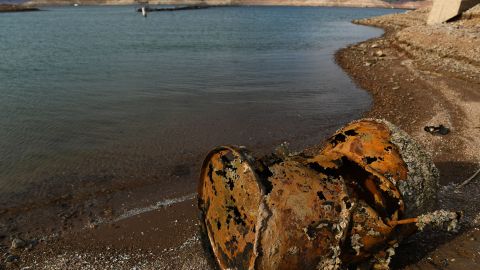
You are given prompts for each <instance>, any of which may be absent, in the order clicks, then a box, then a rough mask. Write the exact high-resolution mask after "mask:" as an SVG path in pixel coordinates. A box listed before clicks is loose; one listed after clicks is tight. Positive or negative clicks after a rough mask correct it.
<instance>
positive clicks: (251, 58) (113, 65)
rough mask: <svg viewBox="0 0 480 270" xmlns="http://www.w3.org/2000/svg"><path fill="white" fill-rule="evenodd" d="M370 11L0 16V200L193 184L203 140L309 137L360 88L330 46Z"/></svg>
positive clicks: (364, 98) (311, 140)
mask: <svg viewBox="0 0 480 270" xmlns="http://www.w3.org/2000/svg"><path fill="white" fill-rule="evenodd" d="M391 12H393V11H392V10H383V9H346V8H298V7H235V8H212V9H204V10H194V11H182V12H168V13H151V14H150V15H149V16H148V18H146V19H145V18H143V17H141V16H140V15H139V14H138V13H136V12H134V7H79V8H72V7H69V8H48V9H47V11H42V12H32V13H15V14H0V204H2V203H3V204H5V203H10V204H14V203H15V202H16V200H17V199H18V198H20V199H19V200H20V201H21V198H27V197H28V198H29V199H32V198H38V199H41V198H43V197H45V196H47V197H48V196H54V194H55V193H56V192H58V193H59V194H60V193H64V192H75V191H76V190H78V189H82V188H83V189H89V190H91V191H92V192H93V191H95V190H96V189H99V188H101V187H108V186H109V185H117V186H123V187H127V188H132V189H133V188H136V187H139V186H142V185H145V184H147V183H153V182H159V183H162V186H163V187H164V188H165V193H168V192H170V191H169V188H168V187H169V185H172V183H176V184H177V185H180V186H181V187H183V188H184V189H185V191H192V190H194V188H195V184H194V183H195V179H196V177H197V173H198V170H199V166H200V164H201V161H202V159H203V157H204V155H205V154H206V152H207V151H208V150H209V149H211V148H212V147H214V146H216V145H221V144H239V145H246V146H248V147H249V148H250V149H255V150H256V151H257V150H258V152H265V151H268V150H269V149H272V148H273V147H274V146H275V145H278V144H279V143H281V142H283V141H289V142H290V143H291V144H292V146H293V148H295V149H301V148H302V147H305V146H307V145H312V144H315V143H318V142H320V141H321V140H322V138H324V137H325V135H327V134H328V133H330V132H332V131H333V130H335V129H336V128H337V127H339V126H340V125H342V124H344V123H346V122H347V121H350V120H352V119H354V118H357V117H359V116H360V115H361V113H362V112H364V111H365V110H367V109H368V107H369V105H370V102H371V100H370V97H369V96H368V94H367V93H366V92H364V91H362V90H360V89H358V88H356V87H355V86H354V84H353V83H352V82H351V81H350V79H349V78H348V77H347V76H346V75H345V74H344V73H343V72H342V71H341V69H340V68H339V67H338V66H336V65H335V63H334V60H333V53H334V52H335V50H336V49H338V48H340V47H343V46H346V45H347V44H349V43H354V42H358V41H361V40H365V39H368V38H371V37H374V36H377V35H379V34H381V31H380V30H378V29H373V28H367V27H362V26H354V25H352V24H350V23H349V21H351V20H352V19H355V18H361V17H369V16H374V15H381V14H386V13H391Z"/></svg>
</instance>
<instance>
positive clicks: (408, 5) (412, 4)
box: [26, 0, 431, 10]
mask: <svg viewBox="0 0 480 270" xmlns="http://www.w3.org/2000/svg"><path fill="white" fill-rule="evenodd" d="M74 3H77V4H79V6H138V3H137V2H136V1H130V0H125V1H122V0H121V1H104V2H102V1H97V2H95V1H85V2H84V1H78V2H71V1H53V2H52V1H42V0H37V1H36V0H34V1H28V2H26V4H28V5H33V6H39V7H47V6H52V7H55V6H58V7H66V6H73V4H74ZM149 5H151V6H162V5H166V6H170V5H176V6H198V5H202V6H207V7H237V6H244V7H248V6H265V7H274V6H276V7H344V8H385V9H406V10H415V9H418V8H423V7H427V6H430V5H431V2H430V1H422V2H417V1H405V2H402V3H395V4H390V3H388V2H382V3H377V2H368V1H367V2H365V3H363V4H362V3H358V1H350V2H349V1H347V2H343V3H342V2H337V1H319V2H315V1H312V2H308V1H307V2H305V1H298V2H297V1H289V2H288V3H278V2H277V1H243V2H238V3H237V2H232V1H212V2H208V1H207V2H201V3H198V2H194V1H193V2H189V1H163V2H155V1H150V3H149Z"/></svg>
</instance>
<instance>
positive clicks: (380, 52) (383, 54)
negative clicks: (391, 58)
mask: <svg viewBox="0 0 480 270" xmlns="http://www.w3.org/2000/svg"><path fill="white" fill-rule="evenodd" d="M375 55H376V56H378V57H384V56H385V53H384V52H383V51H382V50H378V51H376V52H375Z"/></svg>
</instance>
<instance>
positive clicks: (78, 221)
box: [0, 6, 480, 270]
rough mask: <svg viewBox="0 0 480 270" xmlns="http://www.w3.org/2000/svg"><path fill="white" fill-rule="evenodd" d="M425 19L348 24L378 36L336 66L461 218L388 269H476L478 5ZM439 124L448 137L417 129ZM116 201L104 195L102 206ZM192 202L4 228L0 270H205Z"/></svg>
mask: <svg viewBox="0 0 480 270" xmlns="http://www.w3.org/2000/svg"><path fill="white" fill-rule="evenodd" d="M427 15H428V10H427V9H420V10H416V11H409V12H406V13H402V14H395V15H385V16H381V17H375V18H370V19H364V20H359V21H355V23H357V24H362V25H368V26H375V27H381V28H383V29H384V30H385V34H384V35H383V36H382V37H379V38H374V39H371V40H368V41H365V42H362V43H360V44H354V45H351V46H349V47H347V48H344V49H341V50H339V51H338V52H337V53H336V55H335V58H336V61H337V63H338V64H339V65H340V66H341V67H342V68H343V69H344V70H345V72H347V73H348V74H349V75H350V77H351V78H352V80H353V81H354V82H355V83H356V84H358V85H359V86H360V87H361V88H363V89H365V90H366V91H368V92H369V93H370V94H371V95H372V97H373V100H374V103H373V107H372V108H371V110H370V111H369V112H368V113H366V115H364V116H365V117H374V118H383V119H386V120H388V121H390V122H392V123H394V124H395V125H397V126H399V127H400V128H402V129H404V130H405V131H407V132H408V133H409V134H410V135H412V136H413V137H414V138H415V139H416V140H417V141H418V142H419V143H420V144H422V145H423V146H424V147H425V148H426V149H427V151H428V152H429V153H430V154H431V155H432V157H433V159H434V162H435V164H436V165H437V167H438V168H439V170H440V173H441V178H440V182H441V184H442V187H441V192H440V194H439V201H438V205H437V208H438V209H450V210H456V211H462V212H463V214H464V216H463V218H462V222H461V225H462V227H461V230H460V231H459V232H457V233H446V232H433V231H425V232H423V233H421V234H417V235H415V236H413V237H411V238H410V239H408V240H407V241H405V242H404V243H402V244H401V245H400V247H399V248H398V249H397V251H396V255H395V257H394V260H393V262H392V265H391V266H392V268H393V269H403V268H406V269H475V268H476V267H478V264H479V263H480V215H479V213H480V207H479V206H478V205H480V197H479V196H478V194H479V193H480V179H478V177H477V179H474V180H472V182H470V183H468V184H466V185H465V186H463V187H459V185H460V184H461V183H462V182H463V181H464V180H465V179H467V178H468V177H469V176H471V175H472V174H473V173H474V172H475V171H477V170H478V169H479V168H480V156H479V154H478V153H479V149H480V120H479V119H480V51H479V48H480V28H479V26H480V6H477V7H475V8H473V9H472V10H471V11H469V12H467V13H466V14H464V15H463V16H462V17H461V18H460V20H458V21H455V22H451V23H448V24H443V25H439V26H425V21H426V17H427ZM438 125H444V126H446V127H448V129H449V130H450V132H449V133H448V134H446V135H433V134H430V133H428V132H426V131H425V130H424V127H425V126H438ZM317 147H320V146H317ZM179 173H181V172H179ZM125 189H126V188H120V189H119V191H118V192H119V193H121V192H125V191H124V190H125ZM143 191H144V194H145V199H148V198H149V197H151V198H153V197H155V192H153V191H149V190H148V186H146V187H145V188H144V190H143ZM109 193H110V191H109V190H104V191H103V194H101V195H102V196H103V195H108V194H109ZM124 195H125V194H124ZM120 198H122V197H121V196H118V197H116V196H115V195H110V196H109V199H108V200H109V201H112V200H113V201H115V200H116V199H117V200H121V199H120ZM172 198H175V197H172ZM65 199H68V198H65ZM49 203H51V204H52V205H57V204H61V203H62V202H61V201H58V202H49ZM117 203H120V202H117ZM196 203H197V202H196V194H194V193H192V194H188V195H185V196H182V197H176V198H175V199H172V200H163V201H159V202H157V203H155V204H152V205H150V206H147V207H140V208H135V209H130V210H129V211H126V212H124V213H112V211H111V210H109V209H104V211H103V212H99V213H90V215H94V216H101V217H103V218H102V219H93V218H90V217H89V216H88V215H84V214H83V213H79V212H78V209H73V210H69V209H68V208H66V210H65V212H64V218H63V220H64V222H65V224H64V225H63V228H64V229H62V230H54V229H53V228H54V227H58V226H56V225H58V224H56V225H55V224H53V225H51V226H43V225H42V224H48V217H44V218H43V219H44V220H36V221H34V222H32V223H31V224H25V225H24V226H23V227H20V228H18V227H16V228H8V231H9V232H13V234H11V235H2V234H1V233H0V241H1V243H2V245H0V270H1V269H211V268H212V264H211V261H210V260H211V258H210V256H209V255H208V254H205V253H204V251H203V248H202V240H201V236H200V234H199V229H198V216H197V215H198V211H197V206H196ZM38 207H45V206H38ZM19 211H20V210H19ZM1 214H6V215H9V216H10V219H11V220H13V219H14V217H15V213H13V212H9V213H1ZM25 232H28V233H25ZM12 236H13V238H14V241H13V242H15V241H16V244H15V245H14V247H12V246H11V244H12V241H11V238H12ZM39 236H41V237H39Z"/></svg>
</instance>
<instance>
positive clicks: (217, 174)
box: [199, 147, 262, 269]
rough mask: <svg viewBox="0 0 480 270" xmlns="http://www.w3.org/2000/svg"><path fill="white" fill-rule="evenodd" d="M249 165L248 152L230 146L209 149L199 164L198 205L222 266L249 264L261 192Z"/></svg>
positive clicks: (246, 266)
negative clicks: (201, 167)
mask: <svg viewBox="0 0 480 270" xmlns="http://www.w3.org/2000/svg"><path fill="white" fill-rule="evenodd" d="M252 166H253V164H252V163H251V162H250V161H249V158H248V153H247V152H246V151H245V150H242V149H239V148H233V147H222V148H218V149H216V150H214V151H212V152H211V153H210V154H209V155H208V157H207V159H206V160H205V163H204V165H203V169H202V174H201V175H202V176H201V181H202V183H201V184H200V186H199V194H200V196H199V198H200V202H199V205H200V209H201V210H202V213H203V219H204V221H205V223H204V225H205V230H206V232H207V235H208V238H209V241H210V244H211V247H212V250H213V252H214V254H215V256H216V258H217V261H218V263H219V265H220V267H221V268H222V269H226V268H238V269H248V268H251V267H253V263H254V259H255V256H254V241H255V235H256V234H255V233H256V227H255V226H256V222H257V214H258V213H257V212H258V206H259V205H260V202H261V198H262V191H261V188H260V186H259V180H258V176H257V174H256V173H255V170H254V169H253V167H252Z"/></svg>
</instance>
